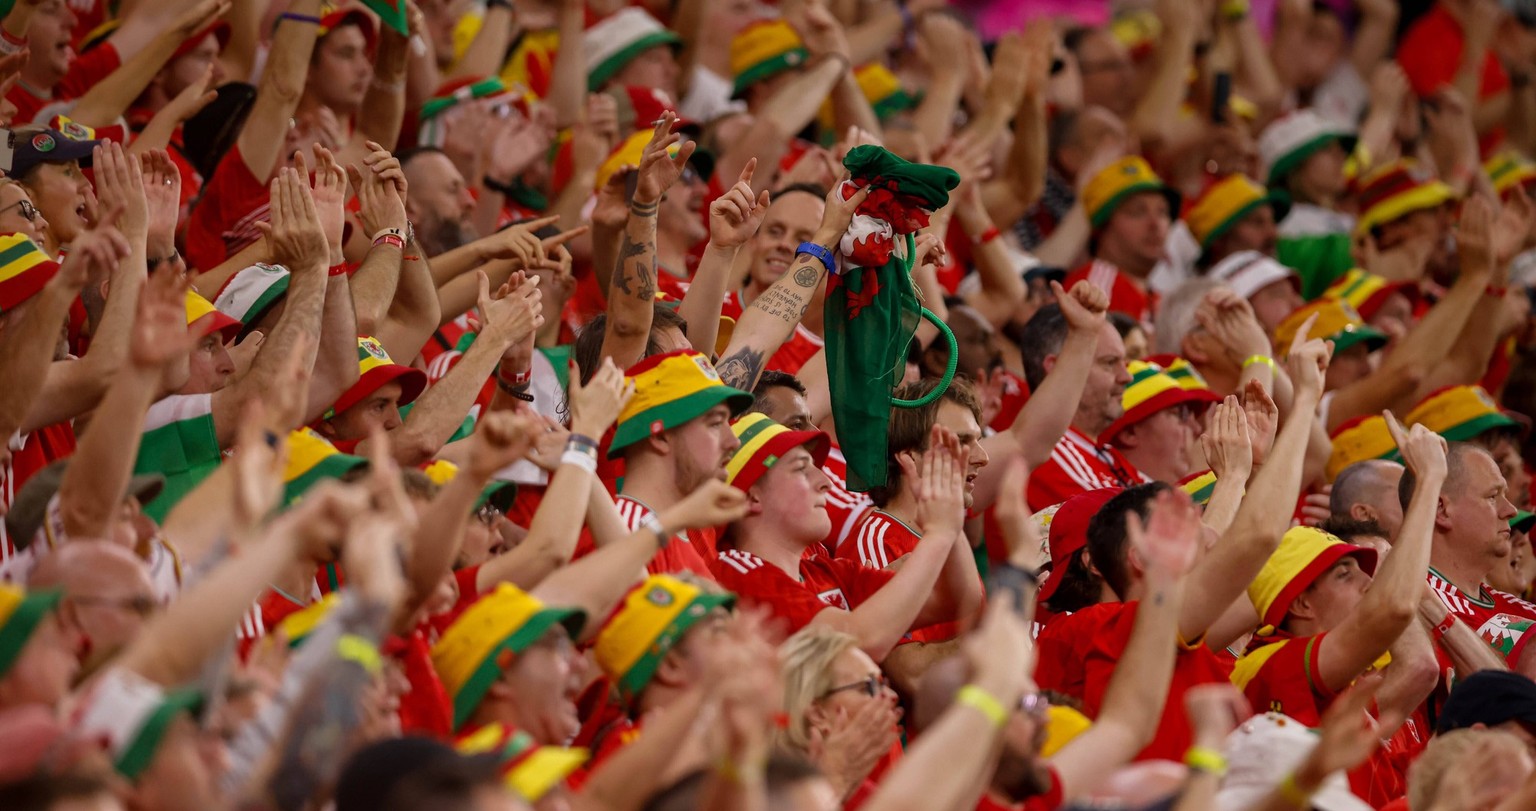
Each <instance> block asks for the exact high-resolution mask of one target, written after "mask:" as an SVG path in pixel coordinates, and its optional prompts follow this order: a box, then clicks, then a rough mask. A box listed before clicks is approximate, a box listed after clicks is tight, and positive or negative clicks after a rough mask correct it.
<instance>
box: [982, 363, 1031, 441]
mask: <svg viewBox="0 0 1536 811" xmlns="http://www.w3.org/2000/svg"><path fill="white" fill-rule="evenodd" d="M1027 402H1029V383H1028V382H1027V381H1025V380H1024V378H1022V377H1019V376H1018V375H1016V374H1014V373H1013V372H1010V371H1008V370H1006V369H1005V370H1003V402H1002V406H1001V407H1000V408H998V410H997V415H996V416H994V417H993V418H992V423H991V426H990V427H991V428H992V430H994V431H1006V430H1008V429H1009V428H1011V427H1013V421H1014V420H1016V419H1018V417H1019V412H1020V411H1022V410H1024V404H1025V403H1027Z"/></svg>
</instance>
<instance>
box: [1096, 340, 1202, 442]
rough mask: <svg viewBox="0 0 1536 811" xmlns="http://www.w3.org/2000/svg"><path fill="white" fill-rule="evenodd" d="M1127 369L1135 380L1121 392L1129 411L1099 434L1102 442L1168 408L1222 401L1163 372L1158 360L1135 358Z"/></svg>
mask: <svg viewBox="0 0 1536 811" xmlns="http://www.w3.org/2000/svg"><path fill="white" fill-rule="evenodd" d="M1125 369H1126V371H1127V372H1129V373H1130V375H1131V382H1130V383H1127V384H1126V386H1125V391H1124V392H1123V393H1122V394H1121V395H1120V404H1121V406H1122V407H1123V408H1124V409H1125V412H1124V413H1123V414H1121V415H1120V418H1119V419H1117V420H1115V421H1114V422H1112V423H1110V425H1109V427H1108V428H1106V429H1104V433H1102V434H1100V435H1099V441H1100V442H1108V441H1109V440H1111V439H1114V438H1115V437H1116V436H1118V435H1119V434H1120V432H1121V431H1124V430H1125V429H1127V428H1129V427H1131V426H1132V425H1135V424H1136V423H1138V422H1141V421H1142V420H1144V419H1146V418H1148V417H1150V416H1152V415H1153V414H1156V413H1157V412H1159V411H1162V410H1164V409H1168V408H1173V407H1174V406H1177V405H1183V404H1185V403H1207V404H1208V403H1219V402H1221V398H1220V397H1217V396H1216V394H1215V393H1214V392H1212V391H1210V390H1208V389H1206V390H1202V389H1186V388H1184V387H1183V386H1180V385H1179V384H1178V383H1177V382H1175V381H1174V379H1173V378H1171V377H1169V376H1168V375H1166V374H1164V373H1163V367H1161V366H1158V365H1157V364H1155V363H1148V362H1147V361H1144V360H1133V361H1131V362H1130V363H1127V364H1126V367H1125Z"/></svg>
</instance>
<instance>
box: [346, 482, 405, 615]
mask: <svg viewBox="0 0 1536 811" xmlns="http://www.w3.org/2000/svg"><path fill="white" fill-rule="evenodd" d="M395 478H396V479H399V478H400V476H399V473H398V472H396V474H395ZM406 537H407V531H406V530H405V529H404V528H403V527H401V526H400V524H399V522H397V521H395V520H393V518H392V517H391V516H388V515H384V514H382V513H378V512H373V511H369V512H365V513H363V514H362V515H359V516H358V517H357V518H356V519H355V520H353V521H352V524H351V526H349V527H348V528H347V538H346V542H345V545H344V546H343V548H342V553H341V562H342V566H343V568H345V569H346V572H347V585H349V586H351V587H353V588H356V589H357V590H358V592H359V593H361V594H363V595H364V596H366V597H368V598H369V599H370V600H372V601H373V602H374V603H376V604H378V605H383V606H388V607H390V608H393V607H395V606H397V605H399V604H400V601H401V600H402V599H403V598H404V597H405V574H404V573H403V572H401V570H400V542H401V541H402V540H404V539H405V538H406Z"/></svg>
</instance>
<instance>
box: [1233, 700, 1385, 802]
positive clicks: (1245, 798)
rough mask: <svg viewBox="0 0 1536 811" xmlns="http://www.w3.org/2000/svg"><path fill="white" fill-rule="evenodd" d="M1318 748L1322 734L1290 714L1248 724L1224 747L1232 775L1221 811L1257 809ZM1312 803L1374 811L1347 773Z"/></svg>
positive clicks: (1326, 783) (1326, 784) (1333, 778)
mask: <svg viewBox="0 0 1536 811" xmlns="http://www.w3.org/2000/svg"><path fill="white" fill-rule="evenodd" d="M1315 746H1317V735H1316V734H1315V733H1313V731H1312V730H1310V729H1308V728H1307V727H1306V725H1304V724H1302V723H1301V722H1300V721H1297V720H1296V719H1295V718H1292V717H1290V716H1289V715H1282V714H1280V713H1278V712H1268V713H1265V714H1263V715H1255V716H1253V717H1252V718H1249V719H1248V720H1246V721H1244V722H1243V723H1242V725H1241V726H1239V727H1238V728H1237V729H1235V730H1233V731H1232V734H1230V735H1228V736H1227V741H1226V743H1225V744H1224V745H1223V746H1222V754H1224V755H1226V758H1227V776H1226V779H1225V780H1223V781H1222V784H1221V788H1220V789H1219V790H1217V792H1216V807H1217V808H1218V809H1221V811H1238V809H1246V808H1251V807H1253V806H1255V805H1257V804H1258V803H1259V802H1260V801H1261V800H1263V799H1264V798H1265V797H1267V796H1269V794H1270V793H1271V792H1273V791H1274V790H1275V786H1277V785H1279V784H1280V781H1281V780H1283V779H1285V776H1286V775H1287V774H1290V773H1291V772H1292V771H1294V770H1295V769H1296V767H1297V766H1299V765H1301V761H1302V760H1303V759H1305V758H1306V756H1307V754H1308V753H1310V752H1311V751H1312V748H1313V747H1315ZM1308 802H1309V803H1310V804H1311V807H1312V808H1313V809H1316V811H1371V806H1370V804H1369V803H1367V802H1365V801H1364V800H1362V799H1360V798H1359V797H1356V796H1355V795H1354V794H1352V793H1351V792H1350V790H1349V781H1348V780H1347V779H1346V778H1345V776H1344V773H1343V772H1334V773H1333V774H1330V775H1328V777H1327V778H1326V779H1325V780H1323V784H1322V786H1321V787H1320V788H1319V789H1318V790H1317V791H1316V792H1315V793H1313V795H1312V797H1311V799H1310V800H1309V801H1308Z"/></svg>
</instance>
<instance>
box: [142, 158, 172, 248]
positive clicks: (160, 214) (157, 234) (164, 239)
mask: <svg viewBox="0 0 1536 811" xmlns="http://www.w3.org/2000/svg"><path fill="white" fill-rule="evenodd" d="M139 168H140V170H141V172H142V181H141V185H142V186H143V187H144V203H145V206H146V207H147V208H146V214H147V215H148V222H147V227H146V230H145V245H146V246H147V247H148V248H149V251H150V256H151V257H154V256H161V255H163V253H162V251H165V250H167V249H169V248H171V247H172V246H174V245H175V239H176V221H177V219H178V218H179V217H180V216H181V171H180V170H178V169H177V168H176V164H175V163H174V162H173V161H172V160H171V156H170V154H169V153H167V152H166V151H165V150H163V149H151V150H149V151H148V152H145V153H144V154H143V155H142V156H140V158H139Z"/></svg>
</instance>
